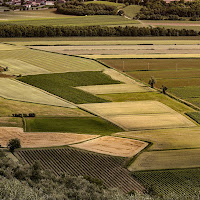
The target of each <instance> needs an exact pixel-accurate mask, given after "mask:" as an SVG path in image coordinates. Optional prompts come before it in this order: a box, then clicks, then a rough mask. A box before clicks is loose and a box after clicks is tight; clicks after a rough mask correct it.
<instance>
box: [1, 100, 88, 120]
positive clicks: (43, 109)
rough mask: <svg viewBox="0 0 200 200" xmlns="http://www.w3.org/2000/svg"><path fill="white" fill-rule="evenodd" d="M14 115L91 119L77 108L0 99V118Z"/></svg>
mask: <svg viewBox="0 0 200 200" xmlns="http://www.w3.org/2000/svg"><path fill="white" fill-rule="evenodd" d="M14 113H26V114H28V113H35V114H36V116H37V117H47V116H49V117H55V116H57V117H91V116H92V115H91V114H89V113H87V112H84V111H83V110H80V109H78V108H65V107H57V106H49V105H42V104H36V103H28V102H20V101H16V100H8V99H4V98H2V97H0V116H1V117H10V116H12V114H14Z"/></svg>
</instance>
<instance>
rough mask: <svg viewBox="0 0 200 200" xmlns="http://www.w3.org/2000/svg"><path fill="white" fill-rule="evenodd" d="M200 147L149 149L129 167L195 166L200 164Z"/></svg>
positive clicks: (165, 167)
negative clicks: (163, 149)
mask: <svg viewBox="0 0 200 200" xmlns="http://www.w3.org/2000/svg"><path fill="white" fill-rule="evenodd" d="M199 153H200V149H181V150H165V151H147V152H143V153H142V154H141V155H139V156H138V157H137V158H136V159H135V161H134V162H133V163H132V164H131V165H130V166H129V167H128V169H129V170H130V171H144V170H160V169H181V168H195V167H199V166H200V160H199Z"/></svg>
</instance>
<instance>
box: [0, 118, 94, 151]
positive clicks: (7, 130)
mask: <svg viewBox="0 0 200 200" xmlns="http://www.w3.org/2000/svg"><path fill="white" fill-rule="evenodd" d="M0 119H1V118H0ZM21 123H22V122H21ZM96 137H98V135H88V134H76V133H55V132H54V133H52V132H51V133H50V132H49V133H48V132H45V133H42V132H39V133H37V132H36V133H30V132H29V133H27V132H26V133H24V131H23V129H22V128H12V127H0V141H1V145H2V146H3V147H6V146H7V144H8V142H9V140H10V139H13V138H18V139H20V142H21V146H22V147H23V148H37V147H52V146H62V145H68V144H73V143H78V142H83V141H85V140H90V139H93V138H96Z"/></svg>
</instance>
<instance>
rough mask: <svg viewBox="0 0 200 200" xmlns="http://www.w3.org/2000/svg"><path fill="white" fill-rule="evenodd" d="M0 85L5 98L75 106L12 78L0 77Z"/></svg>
mask: <svg viewBox="0 0 200 200" xmlns="http://www.w3.org/2000/svg"><path fill="white" fill-rule="evenodd" d="M0 85H1V88H0V96H1V97H3V98H6V99H12V100H18V101H24V102H31V103H38V104H45V105H54V106H61V107H67V108H76V107H75V106H74V105H73V104H71V103H69V102H67V101H65V100H62V99H60V98H58V97H56V96H54V95H52V94H49V93H47V92H45V91H42V90H40V89H38V88H35V87H32V86H30V85H27V84H24V83H22V82H19V81H16V80H14V79H8V78H1V79H0Z"/></svg>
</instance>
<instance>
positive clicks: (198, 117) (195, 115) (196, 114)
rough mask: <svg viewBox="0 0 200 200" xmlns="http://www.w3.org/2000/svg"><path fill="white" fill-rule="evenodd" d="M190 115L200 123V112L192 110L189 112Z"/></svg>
mask: <svg viewBox="0 0 200 200" xmlns="http://www.w3.org/2000/svg"><path fill="white" fill-rule="evenodd" d="M187 115H188V116H190V117H191V118H192V119H193V120H194V121H196V122H197V123H199V124H200V112H191V113H187Z"/></svg>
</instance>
